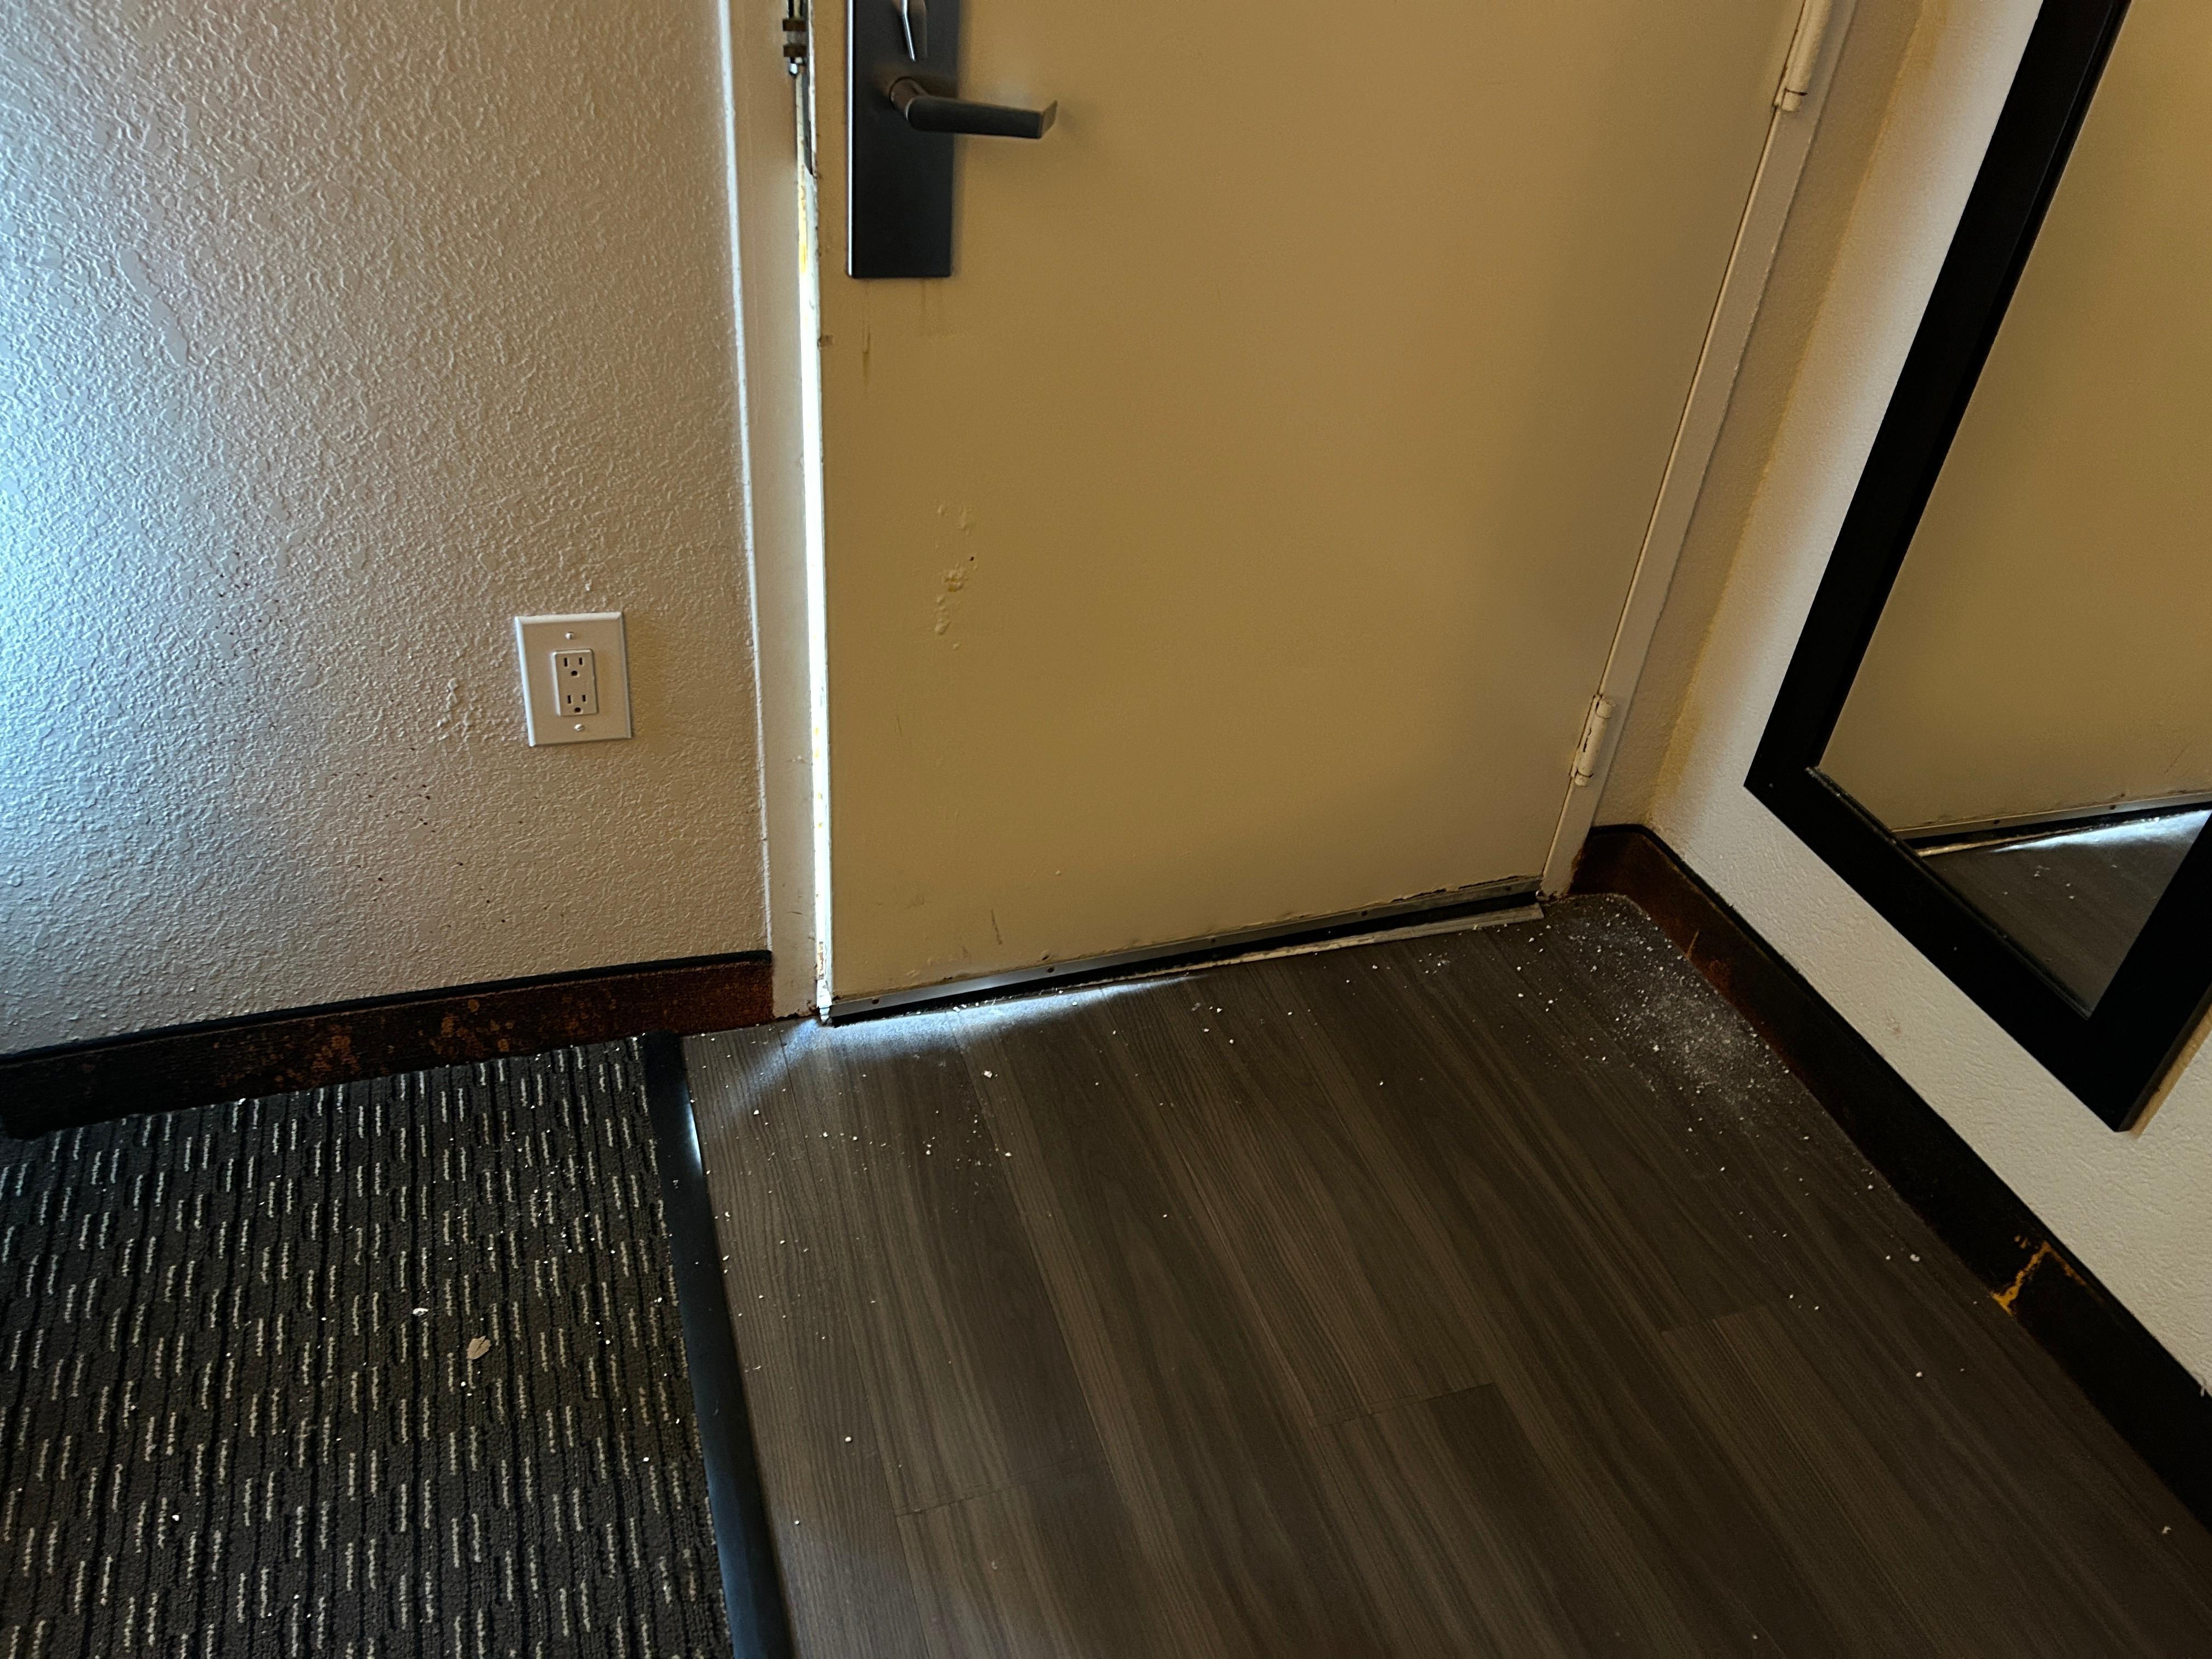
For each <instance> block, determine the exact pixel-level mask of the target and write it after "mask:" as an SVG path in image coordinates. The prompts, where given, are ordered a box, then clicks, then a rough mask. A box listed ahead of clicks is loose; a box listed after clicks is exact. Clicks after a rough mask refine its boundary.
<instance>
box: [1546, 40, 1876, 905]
mask: <svg viewBox="0 0 2212 1659" xmlns="http://www.w3.org/2000/svg"><path fill="white" fill-rule="evenodd" d="M1856 10H1857V0H1836V3H1835V4H1834V6H1833V7H1832V9H1830V12H1829V15H1828V22H1827V27H1826V38H1825V39H1824V40H1822V41H1821V43H1820V56H1819V58H1817V59H1816V60H1815V62H1814V65H1813V75H1812V81H1811V84H1810V86H1809V87H1808V88H1807V90H1806V91H1805V93H1804V95H1803V98H1802V101H1801V102H1799V103H1798V104H1797V105H1796V107H1795V108H1792V109H1782V108H1779V107H1778V108H1777V109H1776V111H1775V112H1774V118H1773V120H1772V122H1771V124H1770V125H1768V127H1767V130H1766V147H1765V150H1764V151H1763V152H1762V153H1761V155H1760V156H1759V172H1758V173H1757V174H1756V175H1755V176H1754V177H1753V179H1752V185H1751V195H1750V197H1749V199H1748V200H1747V201H1746V203H1745V204H1744V211H1743V220H1742V222H1741V224H1740V225H1739V226H1738V227H1737V229H1736V238H1735V247H1734V248H1733V249H1732V250H1731V251H1730V252H1729V264H1728V270H1727V272H1726V274H1725V275H1724V276H1723V277H1722V279H1721V289H1720V294H1719V296H1718V297H1717V299H1716V300H1715V301H1714V304H1713V315H1712V320H1711V323H1710V324H1709V325H1707V327H1706V330H1705V346H1704V349H1702V351H1701V352H1700V353H1699V357H1698V368H1697V373H1696V374H1694V375H1693V376H1692V379H1691V381H1690V395H1689V398H1688V399H1687V401H1686V403H1685V404H1684V405H1683V409H1682V419H1681V423H1680V425H1679V426H1678V427H1677V428H1675V433H1674V448H1673V450H1672V451H1671V452H1670V453H1669V454H1668V458H1667V471H1666V472H1665V474H1664V475H1663V476H1662V478H1661V479H1660V483H1659V498H1658V500H1657V501H1656V502H1655V503H1654V504H1653V507H1652V510H1651V519H1650V524H1649V526H1647V527H1646V529H1645V531H1644V545H1643V547H1642V548H1641V550H1638V554H1637V558H1636V570H1635V574H1633V575H1632V577H1631V578H1630V580H1629V585H1628V597H1627V599H1626V602H1625V603H1624V604H1623V605H1622V607H1621V612H1620V623H1619V624H1618V625H1617V626H1616V627H1615V629H1614V630H1613V648H1612V650H1611V651H1610V652H1609V653H1607V657H1606V662H1605V671H1604V673H1603V674H1602V675H1601V676H1600V677H1599V679H1598V684H1597V690H1596V693H1595V696H1596V697H1598V698H1602V699H1603V700H1604V701H1605V702H1607V703H1609V704H1611V708H1610V711H1609V713H1608V714H1607V725H1606V727H1605V730H1604V732H1602V733H1601V736H1600V738H1599V740H1598V744H1597V747H1596V750H1595V754H1593V755H1592V756H1591V757H1589V759H1590V766H1589V773H1588V775H1587V776H1585V777H1581V778H1578V779H1577V781H1573V782H1571V783H1570V784H1569V786H1568V788H1567V795H1566V799H1565V802H1564V803H1562V805H1561V806H1560V809H1559V827H1558V828H1557V829H1555V830H1554V831H1553V836H1552V847H1551V851H1550V853H1549V854H1548V855H1547V857H1546V858H1545V860H1544V875H1543V881H1542V890H1543V891H1544V892H1545V893H1547V894H1556V893H1560V892H1564V891H1565V890H1566V885H1567V883H1568V880H1569V878H1571V877H1572V876H1573V874H1574V868H1575V859H1576V857H1577V855H1578V854H1580V853H1581V851H1582V848H1583V842H1584V841H1585V840H1586V839H1588V837H1589V832H1590V825H1591V824H1592V823H1594V822H1595V820H1596V817H1597V811H1598V803H1599V801H1600V799H1601V798H1602V797H1603V796H1604V793H1605V780H1606V775H1607V772H1608V771H1610V770H1611V769H1612V766H1613V756H1614V754H1615V753H1616V752H1617V751H1618V750H1619V747H1620V733H1621V732H1622V731H1623V729H1624V728H1626V726H1627V724H1628V713H1629V705H1630V703H1631V702H1632V701H1633V700H1634V698H1635V696H1636V686H1637V682H1638V680H1639V679H1640V678H1642V677H1643V673H1644V660H1645V659H1646V658H1647V657H1649V656H1650V652H1651V640H1652V636H1653V635H1655V634H1656V632H1657V631H1658V628H1659V617H1660V613H1661V612H1662V611H1663V610H1664V609H1665V608H1666V603H1667V591H1668V587H1669V586H1671V585H1672V584H1673V582H1674V567H1675V566H1676V564H1677V563H1679V562H1680V559H1681V556H1682V544H1684V542H1686V540H1687V539H1688V538H1689V533H1690V521H1691V519H1692V516H1693V515H1694V514H1695V513H1696V510H1697V505H1698V496H1699V492H1700V491H1702V490H1703V489H1704V488H1705V473H1706V470H1707V469H1708V468H1709V467H1710V466H1711V464H1712V459H1713V450H1714V447H1716V446H1717V444H1718V443H1719V441H1720V435H1721V426H1722V422H1723V418H1724V417H1725V416H1726V415H1727V413H1728V407H1729V398H1730V397H1731V396H1732V395H1733V394H1734V393H1735V380H1736V374H1737V372H1738V371H1739V370H1740V369H1741V368H1742V367H1743V356H1744V350H1745V348H1746V347H1747V345H1748V344H1749V343H1750V341H1751V330H1752V325H1753V322H1755V321H1756V320H1757V319H1758V317H1759V303H1760V301H1762V300H1763V299H1764V298H1765V295H1766V281H1767V277H1768V276H1770V275H1771V273H1772V271H1773V269H1774V256H1775V252H1776V250H1777V249H1778V247H1779V246H1781V242H1782V231H1783V227H1784V225H1785V224H1787V223H1788V222H1789V218H1790V204H1792V203H1793V202H1794V201H1796V196H1797V184H1798V180H1799V179H1800V178H1802V176H1803V173H1804V171H1805V159H1806V157H1807V156H1808V155H1809V154H1810V153H1811V151H1812V148H1813V137H1814V133H1815V132H1817V131H1819V129H1820V112H1821V111H1822V110H1823V109H1824V108H1825V107H1826V105H1827V101H1828V89H1829V88H1830V86H1831V85H1832V83H1833V82H1834V80H1835V73H1836V64H1837V62H1838V59H1839V58H1841V57H1842V56H1843V46H1844V36H1845V35H1846V34H1847V33H1850V25H1851V17H1852V15H1853V13H1854V12H1855V11H1856ZM1593 706H1595V703H1594V704H1593Z"/></svg>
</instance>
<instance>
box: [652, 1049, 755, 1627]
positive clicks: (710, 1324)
mask: <svg viewBox="0 0 2212 1659" xmlns="http://www.w3.org/2000/svg"><path fill="white" fill-rule="evenodd" d="M635 1042H636V1044H637V1052H638V1059H639V1061H640V1064H641V1070H642V1073H643V1075H644V1079H645V1099H646V1107H647V1111H648V1112H650V1114H651V1115H652V1118H653V1155H654V1159H655V1162H657V1163H658V1164H659V1166H660V1203H661V1210H662V1212H663V1214H664V1216H665V1220H666V1224H667V1227H668V1249H669V1254H670V1255H671V1257H672V1258H673V1259H674V1261H675V1268H676V1305H677V1310H678V1315H679V1316H680V1317H681V1319H682V1321H683V1325H684V1364H685V1366H686V1369H688V1370H690V1375H691V1405H692V1409H693V1410H695V1411H696V1412H697V1413H698V1416H699V1445H700V1449H701V1451H702V1454H703V1456H704V1459H705V1462H706V1465H707V1507H708V1513H709V1514H710V1515H711V1516H713V1519H714V1547H715V1552H716V1553H717V1554H718V1555H719V1556H720V1558H721V1568H722V1601H723V1605H724V1606H725V1607H726V1608H727V1609H728V1612H729V1621H730V1643H731V1646H732V1650H733V1651H734V1654H735V1659H793V1655H794V1651H795V1650H794V1649H793V1645H792V1639H791V1617H790V1613H788V1611H787V1607H786V1603H785V1601H784V1595H783V1581H782V1579H781V1577H779V1576H778V1574H777V1572H776V1566H775V1546H774V1544H773V1543H772V1542H771V1541H770V1538H771V1534H770V1532H769V1519H768V1498H767V1495H766V1493H764V1492H763V1491H762V1488H761V1476H760V1459H759V1457H758V1455H757V1453H756V1451H755V1449H754V1446H753V1428H752V1418H751V1416H750V1414H749V1413H747V1411H746V1410H745V1383H744V1370H742V1368H741V1367H740V1366H739V1364H738V1339H737V1334H736V1332H735V1330H734V1329H733V1328H732V1326H731V1323H730V1304H729V1300H728V1297H727V1296H726V1293H725V1291H724V1288H723V1283H722V1256H721V1247H720V1244H719V1243H717V1242H716V1240H715V1237H714V1200H712V1199H711V1198H710V1197H709V1196H708V1192H707V1172H706V1170H705V1167H704V1166H703V1164H702V1163H701V1161H700V1158H699V1132H698V1126H697V1124H696V1121H694V1120H693V1118H692V1115H691V1080H690V1075H689V1073H687V1072H686V1071H685V1069H684V1042H683V1039H682V1038H680V1037H677V1036H670V1035H668V1034H667V1033H665V1032H656V1033H655V1034H653V1036H642V1037H638V1038H636V1039H635Z"/></svg>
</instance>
